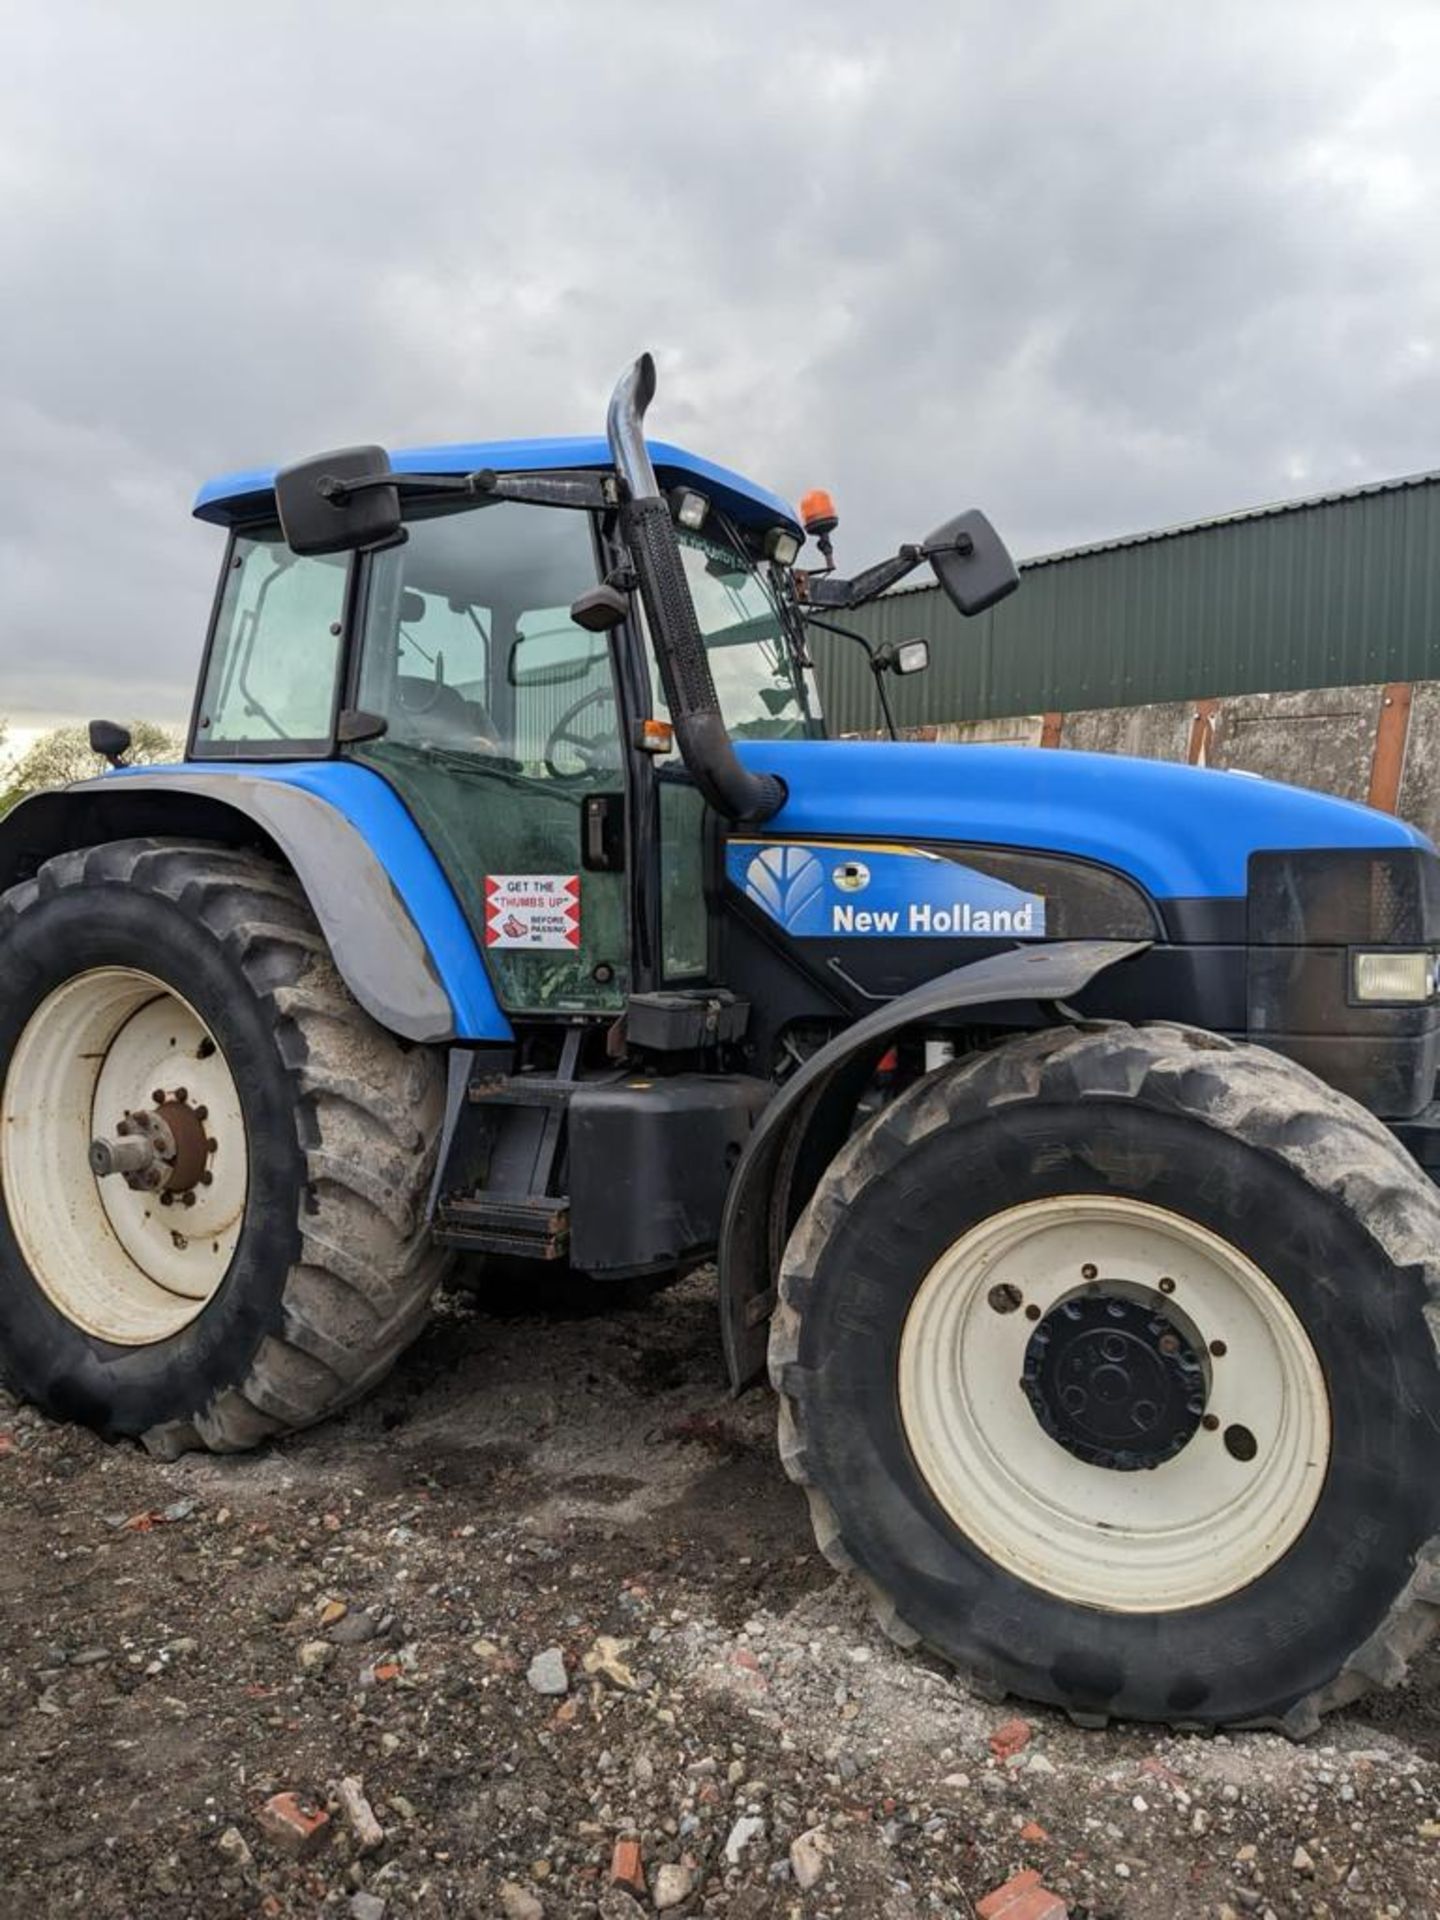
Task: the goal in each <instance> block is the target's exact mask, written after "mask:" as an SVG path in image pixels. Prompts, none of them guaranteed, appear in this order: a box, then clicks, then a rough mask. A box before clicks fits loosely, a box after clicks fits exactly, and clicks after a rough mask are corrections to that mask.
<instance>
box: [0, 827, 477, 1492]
mask: <svg viewBox="0 0 1440 1920" xmlns="http://www.w3.org/2000/svg"><path fill="white" fill-rule="evenodd" d="M0 979H3V981H4V993H3V996H0V1371H3V1373H4V1376H5V1378H6V1380H7V1382H8V1384H9V1385H10V1386H12V1387H13V1388H14V1389H15V1390H17V1391H18V1392H20V1393H22V1394H24V1395H25V1396H26V1397H27V1398H29V1399H31V1400H33V1401H35V1402H36V1403H38V1404H39V1405H40V1406H42V1407H44V1408H46V1409H47V1410H48V1411H49V1412H51V1413H53V1414H55V1415H57V1416H59V1417H61V1418H64V1419H70V1420H76V1421H80V1422H83V1423H84V1424H86V1425H89V1426H93V1427H95V1428H98V1429H99V1430H100V1431H101V1432H103V1433H106V1434H109V1435H113V1436H121V1435H130V1436H135V1437H138V1438H141V1439H143V1440H144V1442H145V1443H146V1445H147V1446H149V1447H151V1448H152V1449H153V1450H155V1451H156V1452H159V1453H163V1454H165V1455H174V1454H176V1453H179V1452H182V1451H184V1450H185V1449H187V1448H192V1447H208V1448H211V1449H214V1450H216V1451H220V1452H226V1451H232V1450H235V1449H238V1448H244V1447H249V1446H253V1445H255V1444H256V1443H257V1442H259V1441H261V1440H264V1439H267V1438H269V1437H270V1436H272V1435H274V1434H279V1433H283V1432H286V1431H288V1430H291V1429H293V1428H297V1427H304V1426H308V1425H310V1424H311V1423H312V1422H314V1421H316V1420H320V1419H323V1418H324V1417H325V1416H326V1415H327V1414H330V1413H332V1412H334V1411H335V1410H336V1409H337V1408H338V1407H341V1406H343V1405H344V1404H345V1403H346V1402H347V1401H349V1400H352V1399H354V1398H355V1397H356V1396H357V1395H358V1394H360V1393H362V1392H364V1391H365V1389H366V1388H367V1387H369V1386H370V1385H371V1384H372V1383H373V1382H374V1381H376V1380H378V1379H379V1378H380V1377H381V1376H382V1375H383V1374H384V1373H385V1372H386V1371H387V1370H388V1369H389V1367H390V1366H391V1365H392V1364H393V1363H394V1361H395V1359H396V1357H397V1356H398V1355H399V1354H400V1353H401V1352H402V1351H403V1349H404V1348H405V1347H406V1346H407V1345H408V1343H409V1342H410V1341H411V1340H412V1339H413V1338H414V1337H415V1335H416V1334H417V1333H418V1332H419V1331H420V1328H421V1327H422V1326H423V1325H424V1323H425V1320H426V1318H427V1316H428V1311H429V1305H430V1300H431V1297H432V1295H433V1293H434V1290H435V1287H436V1284H437V1282H438V1281H439V1279H440V1277H441V1274H442V1271H443V1268H444V1266H445V1264H446V1260H445V1256H444V1254H443V1253H442V1252H440V1251H439V1250H438V1249H436V1248H434V1247H433V1246H432V1244H431V1241H430V1237H429V1234H428V1231H427V1229H426V1225H425V1210H424V1206H425V1197H426V1190H427V1185H428V1182H429V1179H430V1175H431V1173H432V1171H433V1166H434V1156H435V1150H436V1142H437V1139H438V1135H439V1129H440V1122H441V1115H442V1104H443V1079H442V1070H441V1064H440V1062H439V1060H438V1058H437V1057H436V1055H435V1054H434V1053H433V1051H431V1050H429V1049H426V1048H423V1047H411V1046H407V1045H406V1044H405V1043H404V1042H402V1041H399V1040H397V1039H396V1038H395V1037H394V1036H393V1035H391V1034H389V1033H387V1032H385V1031H384V1030H383V1029H382V1028H380V1027H379V1026H377V1025H376V1023H375V1022H374V1021H373V1020H371V1019H370V1018H369V1016H368V1015H367V1014H365V1013H364V1012H363V1011H362V1009H361V1008H360V1007H359V1006H358V1005H357V1004H356V1002H355V1001H354V999H353V998H352V997H351V995H350V993H349V992H348V990H347V989H346V987H345V985H344V983H343V982H342V981H341V979H340V977H339V975H338V974H337V972H336V970H335V968H334V965H333V964H332V962H331V959H330V955H329V952H328V950H327V948H326V945H325V942H324V939H323V937H322V935H321V933H320V930H319V928H318V927H317V926H316V924H315V921H314V918H313V917H312V915H311V913H310V910H309V907H308V905H307V904H306V901H305V898H304V895H303V893H302V892H301V890H300V888H299V887H298V885H297V884H296V882H295V881H294V879H293V878H292V877H291V876H290V875H289V874H288V873H286V872H285V871H283V870H282V869H281V868H279V867H277V866H274V865H272V864H271V863H270V862H268V861H265V860H263V859H260V858H258V857H257V856H254V855H251V854H248V853H242V852H237V851H234V850H231V849H228V848H224V847H218V846H212V845H186V844H182V843H178V842H169V841H155V840H130V841H117V842H114V843H112V844H109V845H105V846H99V847H93V848H90V849H87V850H83V851H79V852H75V853H67V854H62V855H60V856H59V857H57V858H56V859H53V860H50V861H48V862H47V863H46V864H45V866H44V867H42V868H41V870H40V872H39V874H38V875H37V877H36V878H35V879H34V880H31V881H27V882H25V883H24V884H23V885H21V886H18V887H14V888H12V889H11V890H10V891H9V892H8V893H7V894H5V895H4V897H3V899H0Z"/></svg>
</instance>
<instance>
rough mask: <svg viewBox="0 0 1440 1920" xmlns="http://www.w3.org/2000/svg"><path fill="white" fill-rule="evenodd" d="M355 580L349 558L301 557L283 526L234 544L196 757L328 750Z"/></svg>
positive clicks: (207, 677) (198, 724) (197, 731)
mask: <svg viewBox="0 0 1440 1920" xmlns="http://www.w3.org/2000/svg"><path fill="white" fill-rule="evenodd" d="M349 573H350V559H349V556H348V555H346V554H332V555H326V556H324V557H323V558H315V559H310V558H307V559H301V558H299V557H298V556H297V555H295V554H293V553H292V552H291V551H290V549H289V547H287V546H286V544H285V542H284V540H283V538H282V537H281V534H280V530H279V528H278V527H276V528H273V529H264V530H261V531H257V532H254V533H251V534H246V535H244V536H242V537H237V538H236V540H235V542H234V544H233V546H232V548H231V551H230V555H229V559H228V560H227V563H226V570H225V580H224V585H223V588H222V591H221V596H220V610H219V614H218V617H217V619H216V625H215V639H214V644H213V645H212V647H211V649H210V661H209V666H208V668H207V671H206V675H205V684H204V687H203V689H202V694H201V701H200V712H199V716H198V718H197V721H196V726H195V751H196V752H197V753H198V754H201V755H209V756H211V757H228V758H241V757H244V758H252V757H254V758H266V757H298V756H303V755H313V754H323V753H327V752H328V751H329V749H330V740H331V734H332V730H333V726H334V718H335V694H336V679H337V676H338V673H339V667H340V652H341V632H342V623H343V621H344V616H345V594H346V588H347V583H348V580H349Z"/></svg>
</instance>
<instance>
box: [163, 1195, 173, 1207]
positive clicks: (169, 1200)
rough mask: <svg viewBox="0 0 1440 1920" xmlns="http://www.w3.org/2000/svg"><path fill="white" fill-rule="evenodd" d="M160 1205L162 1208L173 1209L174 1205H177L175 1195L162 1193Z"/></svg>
mask: <svg viewBox="0 0 1440 1920" xmlns="http://www.w3.org/2000/svg"><path fill="white" fill-rule="evenodd" d="M160 1204H161V1206H162V1207H173V1206H174V1204H175V1196H174V1194H173V1193H162V1194H161V1196H160Z"/></svg>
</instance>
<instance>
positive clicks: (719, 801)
mask: <svg viewBox="0 0 1440 1920" xmlns="http://www.w3.org/2000/svg"><path fill="white" fill-rule="evenodd" d="M654 397H655V362H654V360H653V359H652V358H651V356H650V355H649V354H648V353H642V354H641V356H640V358H639V359H638V360H637V361H636V362H635V364H634V366H632V367H631V368H629V370H628V371H627V372H626V373H624V374H623V375H622V376H621V378H620V381H619V384H618V385H617V386H616V388H615V391H614V393H613V394H612V396H611V399H610V410H609V414H608V417H607V421H606V431H607V435H608V438H609V441H610V452H611V455H612V457H613V458H614V461H615V467H616V470H617V472H618V473H619V474H620V477H621V478H622V479H623V480H624V482H625V485H626V488H627V491H628V494H629V498H628V499H627V500H626V502H625V504H624V506H623V507H622V508H621V510H620V523H621V527H622V529H623V531H624V535H625V543H626V545H627V546H628V547H629V549H630V555H631V558H632V560H633V561H634V563H635V571H636V573H637V574H638V575H639V579H640V598H641V600H642V601H643V602H644V606H645V618H646V620H647V621H648V623H649V627H650V635H651V639H652V640H653V641H654V645H655V654H656V659H657V661H658V663H659V667H660V679H661V682H662V684H663V686H664V688H665V699H666V703H667V704H668V706H669V708H670V719H671V722H672V724H673V726H674V728H675V742H676V745H677V746H678V747H679V749H680V753H681V757H682V758H683V760H684V762H685V765H686V766H687V767H688V768H689V770H690V772H691V774H692V775H693V776H694V779H695V784H696V786H697V787H698V788H699V789H700V791H701V793H702V794H703V795H704V797H705V799H706V801H707V802H708V803H709V804H710V805H711V806H712V807H713V808H714V809H715V811H716V812H717V813H719V814H723V815H724V817H725V818H726V819H727V820H734V821H737V822H744V823H745V824H746V825H752V824H754V823H756V822H758V821H761V820H768V819H769V818H770V816H771V814H773V813H778V812H779V810H780V808H781V807H782V806H783V805H784V804H785V786H784V782H783V781H781V780H780V779H779V778H778V777H777V776H776V775H775V774H771V773H751V772H750V771H749V769H748V768H747V767H745V766H743V765H742V764H741V762H740V760H739V758H738V756H737V755H736V752H735V749H734V747H733V746H732V745H731V743H730V736H729V734H728V733H727V732H726V730H725V721H724V719H723V717H722V716H721V712H720V702H719V699H718V698H717V696H716V693H715V681H714V677H713V675H712V674H711V672H710V658H709V655H708V654H707V653H706V651H705V641H704V638H703V637H702V635H701V632H700V623H699V622H698V621H697V619H696V618H695V607H694V604H693V602H692V601H691V598H690V589H689V587H688V585H687V584H686V580H685V567H684V563H683V561H682V560H681V558H680V542H679V539H678V537H677V535H676V532H675V523H674V521H673V520H672V519H671V517H670V503H669V501H668V500H666V499H665V497H664V495H663V494H662V493H661V492H660V486H659V482H658V481H657V480H656V478H655V468H654V465H653V463H652V462H651V459H650V449H649V448H648V447H647V446H646V444H645V430H644V422H645V411H646V408H647V407H648V406H649V405H650V402H651V401H652V400H653V399H654Z"/></svg>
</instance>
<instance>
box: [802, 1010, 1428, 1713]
mask: <svg viewBox="0 0 1440 1920" xmlns="http://www.w3.org/2000/svg"><path fill="white" fill-rule="evenodd" d="M780 1298H781V1304H780V1306H779V1308H778V1310H777V1313H776V1318H775V1323H774V1329H773V1333H772V1341H771V1372H772V1378H773V1380H774V1382H775V1385H776V1387H777V1388H778V1390H779V1391H780V1394H781V1396H782V1397H781V1441H782V1451H783V1453H784V1455H785V1459H786V1464H787V1466H788V1468H789V1469H790V1471H791V1473H792V1475H793V1476H794V1477H795V1478H797V1479H799V1480H801V1481H802V1482H803V1483H804V1484H805V1485H806V1486H807V1489H808V1491H809V1493H810V1498H811V1506H812V1512H813V1514H814V1517H815V1522H816V1528H817V1533H818V1535H819V1538H820V1541H821V1544H822V1546H823V1547H824V1548H825V1549H826V1551H827V1552H829V1553H830V1555H831V1557H832V1558H833V1559H835V1560H836V1561H837V1563H839V1564H842V1565H846V1566H853V1567H854V1568H856V1569H857V1570H858V1572H859V1573H860V1574H861V1576H862V1577H863V1578H864V1579H865V1581H866V1582H867V1583H868V1584H869V1586H870V1588H871V1590H872V1592H873V1593H874V1595H875V1597H876V1600H877V1602H878V1604H879V1607H880V1612H881V1615H882V1618H883V1619H884V1620H885V1621H886V1622H887V1624H888V1625H889V1626H890V1627H891V1629H892V1631H894V1632H895V1633H896V1634H897V1636H898V1637H900V1638H901V1639H903V1640H906V1641H910V1642H914V1641H917V1640H918V1641H923V1642H924V1643H925V1644H926V1645H928V1646H929V1647H930V1648H932V1649H933V1650H934V1651H936V1652H938V1653H940V1654H942V1655H943V1656H944V1657H946V1658H947V1659H949V1660H951V1661H953V1662H954V1663H955V1664H956V1665H957V1666H959V1667H960V1668H962V1669H963V1670H964V1671H965V1672H967V1673H968V1674H969V1675H970V1676H972V1678H973V1679H974V1680H976V1681H977V1682H978V1683H979V1684H980V1686H981V1687H982V1688H983V1689H984V1690H986V1691H989V1692H991V1693H996V1694H998V1693H1004V1692H1012V1693H1016V1694H1019V1695H1022V1696H1025V1697H1028V1698H1031V1699H1036V1700H1042V1701H1048V1702H1052V1703H1054V1704H1056V1705H1059V1706H1062V1707H1065V1708H1067V1709H1068V1710H1069V1711H1070V1712H1071V1713H1072V1714H1074V1715H1075V1716H1076V1717H1077V1718H1079V1719H1082V1720H1092V1719H1100V1718H1105V1717H1109V1716H1112V1715H1113V1716H1124V1717H1130V1718H1135V1719H1144V1720H1162V1721H1170V1722H1173V1723H1176V1724H1186V1725H1207V1726H1214V1725H1228V1724H1236V1723H1256V1722H1259V1723H1265V1724H1271V1725H1279V1726H1283V1727H1284V1728H1285V1729H1286V1730H1287V1731H1290V1732H1292V1733H1301V1732H1304V1731H1308V1730H1309V1729H1310V1728H1311V1727H1313V1725H1314V1724H1315V1723H1316V1720H1317V1719H1318V1716H1319V1714H1320V1713H1321V1712H1323V1711H1324V1710H1325V1709H1326V1708H1327V1707H1330V1706H1333V1705H1336V1704H1338V1703H1340V1702H1341V1701H1343V1700H1346V1699H1350V1698H1353V1697H1354V1695H1355V1694H1357V1693H1358V1692H1360V1691H1361V1690H1362V1689H1363V1688H1364V1686H1365V1685H1367V1684H1369V1683H1372V1682H1381V1683H1385V1682H1390V1681H1393V1680H1395V1679H1396V1678H1398V1677H1399V1676H1400V1675H1401V1674H1402V1673H1403V1671H1404V1668H1405V1661H1406V1658H1407V1656H1408V1655H1409V1654H1410V1653H1411V1652H1413V1650H1414V1649H1415V1648H1416V1647H1417V1646H1418V1645H1419V1644H1420V1643H1421V1642H1422V1641H1423V1640H1424V1639H1425V1638H1427V1637H1428V1636H1429V1634H1430V1632H1431V1630H1432V1629H1433V1627H1434V1626H1435V1624H1436V1622H1437V1618H1440V1612H1437V1609H1440V1498H1437V1475H1436V1472H1435V1442H1434V1436H1435V1433H1436V1432H1437V1431H1440V1362H1437V1354H1436V1341H1435V1336H1434V1334H1433V1333H1432V1331H1431V1319H1432V1318H1436V1317H1440V1316H1437V1315H1436V1309H1435V1307H1434V1305H1433V1304H1432V1303H1433V1302H1435V1301H1436V1300H1437V1299H1440V1197H1437V1195H1436V1192H1435V1189H1434V1188H1433V1186H1432V1185H1431V1183H1430V1182H1429V1181H1428V1180H1426V1179H1425V1178H1424V1177H1423V1175H1422V1174H1421V1173H1420V1172H1419V1170H1418V1169H1417V1168H1416V1167H1415V1165H1414V1163H1413V1162H1412V1161H1411V1160H1410V1159H1409V1157H1408V1156H1407V1155H1406V1154H1405V1153H1404V1151H1403V1150H1402V1149H1401V1148H1400V1147H1399V1146H1398V1145H1397V1144H1396V1143H1395V1141H1394V1140H1393V1138H1392V1137H1391V1136H1390V1135H1389V1134H1388V1133H1387V1132H1386V1130H1385V1129H1384V1128H1383V1127H1382V1126H1381V1125H1380V1124H1379V1123H1378V1122H1377V1121H1376V1120H1374V1119H1373V1118H1372V1117H1371V1116H1370V1115H1368V1114H1366V1113H1365V1112H1364V1111H1363V1110H1362V1109H1360V1108H1359V1107H1357V1106H1356V1105H1354V1104H1353V1103H1352V1102H1350V1101H1348V1100H1346V1099H1344V1098H1343V1097H1342V1096H1340V1095H1338V1094H1336V1093H1335V1092H1334V1091H1333V1090H1331V1089H1330V1088H1328V1087H1326V1086H1324V1085H1323V1083H1321V1082H1320V1081H1318V1080H1316V1079H1314V1078H1313V1076H1311V1075H1309V1074H1307V1073H1305V1072H1304V1071H1303V1070H1302V1069H1300V1068H1298V1067H1295V1066H1294V1065H1292V1064H1291V1063H1289V1062H1287V1061H1284V1060H1282V1059H1280V1058H1279V1057H1278V1056H1276V1055H1274V1054H1270V1053H1266V1052H1264V1051H1262V1050H1260V1049H1256V1048H1250V1047H1238V1046H1232V1045H1230V1044H1229V1043H1227V1042H1225V1041H1222V1040H1218V1039H1216V1038H1215V1037H1214V1036H1213V1035H1207V1034H1200V1033H1195V1032H1192V1031H1190V1030H1187V1029H1184V1028H1175V1027H1154V1028H1143V1029H1134V1028H1128V1027H1107V1028H1100V1029H1091V1030H1088V1031H1086V1030H1074V1029H1068V1028H1067V1029H1061V1030H1057V1031H1051V1032H1047V1033H1044V1034H1036V1035H1030V1036H1026V1037H1025V1038H1023V1039H1019V1040H1014V1041H1011V1042H1009V1043H1007V1044H1006V1045H1004V1046H1001V1047H999V1048H997V1049H995V1050H994V1051H992V1052H990V1053H987V1054H982V1055H979V1056H974V1057H972V1058H970V1059H968V1060H966V1061H964V1062H962V1063H960V1064H959V1065H957V1066H955V1067H953V1068H949V1069H946V1070H943V1071H942V1072H941V1073H940V1074H937V1075H934V1076H931V1077H930V1078H928V1079H926V1080H924V1081H922V1082H921V1083H919V1085H917V1086H916V1087H915V1088H913V1089H912V1090H911V1091H910V1092H908V1093H907V1094H905V1095H904V1096H902V1097H901V1098H900V1099H899V1100H897V1101H896V1102H895V1103H894V1104H893V1105H892V1106H890V1107H889V1108H887V1109H886V1110H885V1111H884V1112H883V1113H882V1114H880V1115H879V1116H878V1117H877V1118H876V1119H875V1120H874V1121H872V1122H871V1123H870V1124H869V1126H867V1127H866V1128H865V1129H864V1130H863V1131H862V1132H861V1133H860V1134H858V1135H857V1136H856V1138H855V1139H854V1140H852V1141H851V1142H850V1143H849V1145H848V1146H847V1147H846V1149H845V1151H844V1152H843V1153H842V1154H841V1155H840V1157H839V1158H838V1159H837V1161H836V1162H835V1164H834V1166H833V1167H832V1168H831V1169H830V1170H829V1172H828V1173H827V1175H826V1176H825V1178H824V1180H822V1182H821V1184H820V1187H819V1189H818V1190H817V1192H816V1194H815V1196H814V1198H813V1199H812V1201H811V1203H810V1206H809V1207H808V1208H807V1210H806V1212H805V1214H804V1215H803V1216H802V1218H801V1220H800V1222H799V1223H798V1225H797V1227H796V1229H795V1232H794V1235H793V1236H792V1239H791V1242H790V1245H789V1248H788V1249H787V1252H786V1257H785V1262H784V1267H783V1272H782V1278H781V1288H780ZM1427 1308H1428V1309H1429V1317H1427Z"/></svg>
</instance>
